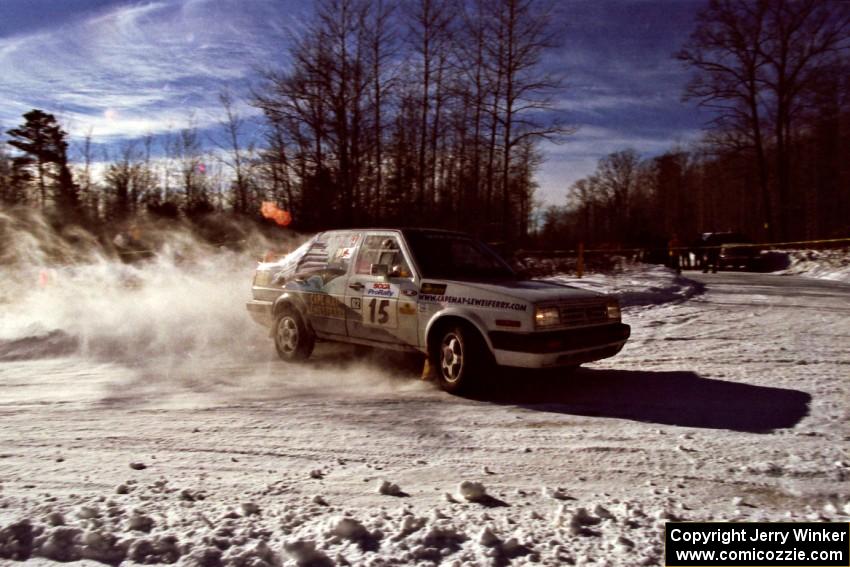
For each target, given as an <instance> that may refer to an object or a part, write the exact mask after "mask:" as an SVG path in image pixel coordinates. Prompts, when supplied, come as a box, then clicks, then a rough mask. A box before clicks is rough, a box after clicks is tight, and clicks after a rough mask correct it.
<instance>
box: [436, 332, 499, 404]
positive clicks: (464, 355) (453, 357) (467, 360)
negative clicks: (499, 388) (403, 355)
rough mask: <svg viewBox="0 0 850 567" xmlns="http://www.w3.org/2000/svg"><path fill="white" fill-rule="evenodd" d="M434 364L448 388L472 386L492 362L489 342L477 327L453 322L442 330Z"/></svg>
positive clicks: (457, 389) (458, 389)
mask: <svg viewBox="0 0 850 567" xmlns="http://www.w3.org/2000/svg"><path fill="white" fill-rule="evenodd" d="M431 366H432V369H433V373H434V374H435V375H436V378H437V381H438V382H439V384H440V387H442V388H443V389H444V390H446V391H447V392H451V393H460V392H468V391H470V390H472V389H473V388H474V387H475V386H476V384H477V383H479V381H480V379H481V377H482V374H483V373H484V372H486V371H487V370H489V369H490V367H491V366H492V361H491V357H490V356H489V352H488V351H487V345H486V344H485V343H484V340H483V339H482V338H481V335H479V334H478V332H477V331H475V330H474V329H471V328H469V327H467V326H465V325H453V326H450V327H447V328H446V329H445V330H443V331H442V332H440V333H439V335H438V337H437V340H436V341H435V342H434V343H433V348H432V349H431Z"/></svg>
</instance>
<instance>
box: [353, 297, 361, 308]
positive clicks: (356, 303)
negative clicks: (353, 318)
mask: <svg viewBox="0 0 850 567" xmlns="http://www.w3.org/2000/svg"><path fill="white" fill-rule="evenodd" d="M351 308H352V309H360V298H359V297H352V298H351Z"/></svg>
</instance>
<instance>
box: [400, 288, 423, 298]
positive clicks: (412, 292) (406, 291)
mask: <svg viewBox="0 0 850 567" xmlns="http://www.w3.org/2000/svg"><path fill="white" fill-rule="evenodd" d="M401 294H402V295H406V296H407V297H416V296H417V295H419V292H418V291H416V290H415V289H403V290H401Z"/></svg>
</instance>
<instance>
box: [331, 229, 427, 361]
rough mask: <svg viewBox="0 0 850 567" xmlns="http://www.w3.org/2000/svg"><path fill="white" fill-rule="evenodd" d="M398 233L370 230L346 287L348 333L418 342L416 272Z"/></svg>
mask: <svg viewBox="0 0 850 567" xmlns="http://www.w3.org/2000/svg"><path fill="white" fill-rule="evenodd" d="M410 266H411V264H410V261H409V259H408V256H407V253H406V251H405V250H404V249H403V246H402V243H401V240H400V238H399V235H398V233H395V232H391V231H375V232H371V231H370V232H367V233H366V234H365V235H364V237H363V242H362V243H361V244H360V249H359V251H358V253H357V258H356V260H355V262H354V267H353V269H352V274H351V276H350V277H349V279H348V286H347V289H346V306H347V307H348V309H347V319H346V324H347V328H348V335H349V336H350V337H353V338H358V339H365V340H370V341H379V342H383V343H391V344H398V345H408V346H413V347H415V346H418V340H419V339H418V333H417V321H418V313H417V309H416V297H417V294H418V292H417V290H416V286H417V284H416V275H415V274H414V273H413V272H412V270H411V268H410Z"/></svg>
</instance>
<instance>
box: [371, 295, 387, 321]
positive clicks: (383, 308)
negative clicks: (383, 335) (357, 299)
mask: <svg viewBox="0 0 850 567" xmlns="http://www.w3.org/2000/svg"><path fill="white" fill-rule="evenodd" d="M389 306H390V300H389V299H381V300H380V301H379V300H377V299H373V300H372V301H370V302H369V321H371V322H372V324H374V323H376V322H377V324H378V325H385V324H386V323H387V321H389V320H390V314H389V312H388V311H387V308H388V307H389ZM376 311H377V317H378V319H377V321H376V320H375V315H376V313H375V312H376Z"/></svg>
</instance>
